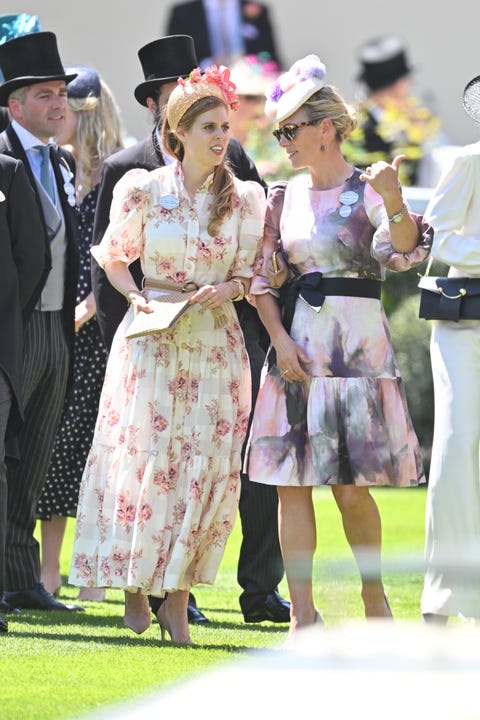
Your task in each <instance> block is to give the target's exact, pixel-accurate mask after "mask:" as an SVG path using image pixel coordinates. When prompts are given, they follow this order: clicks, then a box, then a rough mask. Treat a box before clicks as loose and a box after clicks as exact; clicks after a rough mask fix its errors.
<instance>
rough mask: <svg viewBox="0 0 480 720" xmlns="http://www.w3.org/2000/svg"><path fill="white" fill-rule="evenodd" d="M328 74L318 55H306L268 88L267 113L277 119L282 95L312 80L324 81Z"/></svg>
mask: <svg viewBox="0 0 480 720" xmlns="http://www.w3.org/2000/svg"><path fill="white" fill-rule="evenodd" d="M326 74H327V69H326V67H325V65H324V64H323V63H322V61H321V60H320V58H319V57H318V56H317V55H306V56H305V57H304V58H301V59H300V60H297V61H296V62H294V63H293V65H292V67H291V68H290V70H288V71H287V72H285V73H283V74H282V75H280V77H279V78H278V79H277V80H276V81H275V82H274V83H271V85H269V86H268V87H267V90H266V92H265V96H266V98H267V101H266V103H265V113H266V114H267V115H268V116H269V117H272V118H273V117H275V112H276V108H275V105H276V104H277V103H278V101H279V100H280V98H281V97H282V95H284V94H285V93H286V92H288V91H289V90H291V89H292V88H293V87H295V86H296V85H298V83H301V82H303V81H304V80H309V79H310V78H318V79H319V80H323V78H324V77H325V76H326Z"/></svg>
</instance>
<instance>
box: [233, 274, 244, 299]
mask: <svg viewBox="0 0 480 720" xmlns="http://www.w3.org/2000/svg"><path fill="white" fill-rule="evenodd" d="M230 282H234V283H235V284H236V285H237V287H238V293H237V294H236V295H235V297H234V298H232V301H233V302H238V301H239V300H243V298H244V297H245V285H244V284H243V282H242V281H241V280H239V279H238V278H232V279H231V281H230Z"/></svg>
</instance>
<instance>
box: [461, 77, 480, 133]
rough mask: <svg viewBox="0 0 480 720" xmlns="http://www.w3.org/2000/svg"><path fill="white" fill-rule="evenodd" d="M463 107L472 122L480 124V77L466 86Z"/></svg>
mask: <svg viewBox="0 0 480 720" xmlns="http://www.w3.org/2000/svg"><path fill="white" fill-rule="evenodd" d="M463 107H464V108H465V111H466V113H467V115H469V116H470V117H471V118H472V120H475V122H480V75H477V76H476V77H474V78H473V79H472V80H470V82H469V83H467V85H466V86H465V90H464V91H463Z"/></svg>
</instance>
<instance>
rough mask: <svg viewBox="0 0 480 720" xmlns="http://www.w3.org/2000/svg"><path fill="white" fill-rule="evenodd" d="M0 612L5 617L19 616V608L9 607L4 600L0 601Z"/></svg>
mask: <svg viewBox="0 0 480 720" xmlns="http://www.w3.org/2000/svg"><path fill="white" fill-rule="evenodd" d="M0 612H1V613H4V614H5V615H21V612H22V611H21V610H20V608H17V607H12V606H11V605H9V604H8V603H7V602H5V600H3V599H2V600H0Z"/></svg>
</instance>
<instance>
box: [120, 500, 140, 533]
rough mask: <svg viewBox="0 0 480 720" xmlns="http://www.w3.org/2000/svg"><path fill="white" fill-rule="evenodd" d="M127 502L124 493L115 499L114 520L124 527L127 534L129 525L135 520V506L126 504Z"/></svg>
mask: <svg viewBox="0 0 480 720" xmlns="http://www.w3.org/2000/svg"><path fill="white" fill-rule="evenodd" d="M127 503H128V500H127V498H126V496H125V494H124V493H121V494H120V495H118V497H117V509H116V513H115V514H116V519H117V522H118V523H120V524H121V525H123V526H124V528H125V530H127V532H128V531H129V530H130V528H129V524H130V523H132V522H133V521H134V520H135V515H136V510H135V505H131V504H127Z"/></svg>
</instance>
